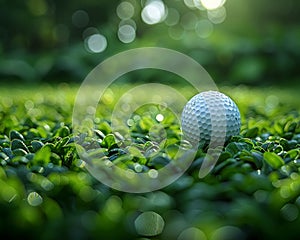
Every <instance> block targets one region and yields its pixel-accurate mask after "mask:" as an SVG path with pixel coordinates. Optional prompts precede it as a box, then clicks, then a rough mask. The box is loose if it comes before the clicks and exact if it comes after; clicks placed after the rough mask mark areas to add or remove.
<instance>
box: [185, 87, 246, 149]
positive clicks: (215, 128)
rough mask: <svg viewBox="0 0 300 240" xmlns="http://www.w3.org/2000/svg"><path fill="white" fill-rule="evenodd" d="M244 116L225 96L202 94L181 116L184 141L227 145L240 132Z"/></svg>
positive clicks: (190, 101)
mask: <svg viewBox="0 0 300 240" xmlns="http://www.w3.org/2000/svg"><path fill="white" fill-rule="evenodd" d="M240 127H241V117H240V112H239V109H238V107H237V105H236V104H235V103H234V102H233V101H232V100H231V98H229V97H228V96H226V95H225V94H223V93H220V92H217V91H206V92H201V93H199V94H197V95H195V96H194V97H192V98H191V99H190V100H189V101H188V103H187V104H186V105H185V107H184V109H183V112H182V115H181V128H182V131H183V135H184V138H185V139H186V140H188V141H190V142H191V143H192V144H193V145H195V144H199V143H200V144H207V143H209V142H219V143H224V142H225V141H226V140H227V139H228V138H229V137H230V136H234V135H238V134H239V133H240Z"/></svg>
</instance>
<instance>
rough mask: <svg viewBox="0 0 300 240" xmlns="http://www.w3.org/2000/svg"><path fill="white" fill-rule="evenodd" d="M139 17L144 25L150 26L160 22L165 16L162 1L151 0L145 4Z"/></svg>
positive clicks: (165, 12)
mask: <svg viewBox="0 0 300 240" xmlns="http://www.w3.org/2000/svg"><path fill="white" fill-rule="evenodd" d="M141 16H142V19H143V21H144V22H145V23H147V24H150V25H152V24H156V23H159V22H162V21H163V20H164V19H165V18H166V16H167V11H166V8H165V5H164V3H163V2H162V1H160V0H152V1H148V2H147V3H146V6H145V7H144V8H143V10H142V13H141Z"/></svg>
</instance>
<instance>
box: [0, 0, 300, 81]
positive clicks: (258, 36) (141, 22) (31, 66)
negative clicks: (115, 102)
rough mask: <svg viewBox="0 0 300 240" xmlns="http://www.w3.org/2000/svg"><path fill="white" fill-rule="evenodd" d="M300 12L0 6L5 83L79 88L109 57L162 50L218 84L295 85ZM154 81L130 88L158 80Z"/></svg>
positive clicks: (145, 5) (36, 0)
mask: <svg viewBox="0 0 300 240" xmlns="http://www.w3.org/2000/svg"><path fill="white" fill-rule="evenodd" d="M299 10H300V1H296V0H285V1H275V2H274V1H271V0H246V1H240V0H227V1H226V0H164V1H162V0H123V1H117V0H110V1H104V0H85V1H79V0H74V1H72V2H71V3H67V2H65V1H58V0H28V1H9V0H0V80H1V84H2V83H11V82H17V83H26V84H28V83H38V84H39V83H43V82H61V81H63V82H77V83H80V82H81V81H82V80H83V79H84V78H85V76H86V75H87V73H88V72H89V71H90V70H92V69H93V68H94V67H95V66H96V65H97V64H99V63H100V62H101V61H102V60H104V59H106V58H107V57H109V56H112V55H114V54H116V53H118V52H121V51H124V50H127V49H131V48H136V47H146V46H158V47H166V48H172V49H175V50H178V51H180V52H183V53H186V54H187V55H189V56H191V57H192V58H194V59H195V60H197V61H198V62H199V63H200V64H202V65H203V66H204V67H205V69H206V70H207V71H208V72H209V73H210V75H211V76H212V77H213V78H214V80H215V81H216V82H217V83H224V84H233V85H236V84H245V85H251V86H260V85H264V86H270V85H274V84H277V85H285V84H287V83H290V84H293V83H295V84H296V83H297V81H299V71H300V70H299V67H298V63H299V62H300V61H299V60H300V41H299V39H300V28H299V20H300V15H299ZM141 74H144V75H141ZM147 74H148V76H147V77H145V72H144V71H143V73H142V72H138V73H136V75H135V77H134V78H128V79H127V81H134V80H135V79H136V78H141V79H143V81H150V80H151V78H155V77H156V76H155V74H156V73H155V72H149V73H147ZM152 74H154V75H153V76H152Z"/></svg>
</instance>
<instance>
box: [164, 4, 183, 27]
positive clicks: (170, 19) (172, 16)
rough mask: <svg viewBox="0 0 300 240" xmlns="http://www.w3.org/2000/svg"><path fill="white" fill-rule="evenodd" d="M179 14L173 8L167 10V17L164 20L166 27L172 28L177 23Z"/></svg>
mask: <svg viewBox="0 0 300 240" xmlns="http://www.w3.org/2000/svg"><path fill="white" fill-rule="evenodd" d="M179 19H180V14H179V12H178V11H177V10H176V9H175V8H169V9H168V15H167V18H166V20H165V23H166V25H167V26H174V25H176V24H177V23H178V22H179Z"/></svg>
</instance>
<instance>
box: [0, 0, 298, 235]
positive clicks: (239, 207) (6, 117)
mask: <svg viewBox="0 0 300 240" xmlns="http://www.w3.org/2000/svg"><path fill="white" fill-rule="evenodd" d="M299 10H300V2H299V1H296V0H285V1H275V2H274V1H271V0H252V1H250V0H246V1H239V0H227V1H225V0H164V1H162V0H148V1H146V0H123V1H116V0H111V1H104V0H86V1H79V0H75V1H69V2H65V1H58V0H28V1H8V0H0V231H1V234H3V236H10V237H21V236H22V238H31V239H57V238H62V237H64V238H67V239H99V238H103V239H253V238H256V239H260V238H264V239H269V238H270V239H271V238H272V239H277V238H284V239H296V238H297V236H299V234H300V230H299V224H300V175H299V169H300V151H299V146H300V126H299V120H300V117H299V113H300V103H299V93H300V82H299V78H300V76H299V74H300V70H299V66H298V64H299V62H300V41H299V39H300V28H299V22H300V17H299ZM138 47H164V48H170V49H173V50H177V51H179V52H182V53H185V54H187V55H188V56H190V57H191V58H193V59H195V60H196V61H197V62H199V63H200V64H201V65H202V66H203V67H204V68H205V69H206V70H207V71H208V73H209V74H210V75H211V76H212V78H213V79H214V81H215V82H216V84H217V86H218V87H219V89H220V90H221V91H222V92H224V93H226V94H228V95H229V96H231V97H232V98H233V99H234V100H235V102H236V103H237V105H238V106H239V108H240V111H241V115H242V128H241V134H240V135H239V136H235V137H233V138H232V139H230V140H229V141H228V142H227V143H226V145H225V146H224V149H223V152H222V154H221V156H220V159H219V161H218V163H217V165H216V166H215V168H214V169H213V170H212V172H211V173H210V174H209V175H208V176H207V177H205V178H204V179H199V178H198V176H197V170H199V167H200V166H201V163H202V161H203V157H204V156H205V149H199V151H198V153H197V155H196V157H195V160H194V162H193V164H192V165H191V167H190V168H189V169H188V171H187V172H186V174H185V175H184V176H182V177H181V178H180V179H179V180H178V181H176V182H175V183H173V184H172V185H170V186H168V187H166V188H163V189H161V190H159V191H155V192H151V193H145V194H128V193H122V192H118V191H116V190H113V189H110V188H108V187H106V186H105V185H103V184H102V183H100V182H98V181H97V180H96V179H95V178H93V177H92V176H91V175H90V174H89V173H88V172H87V171H86V170H85V168H84V163H83V162H82V160H81V159H79V157H78V155H77V152H76V149H75V143H74V141H75V140H74V139H75V137H76V136H73V134H72V127H71V126H72V119H71V118H72V107H73V104H74V99H75V96H76V92H77V90H78V89H79V86H80V83H81V82H82V81H83V80H84V78H85V77H86V75H87V74H88V73H89V72H90V71H91V70H92V69H93V68H94V67H96V66H97V65H98V64H99V63H100V62H101V61H103V60H105V59H107V58H108V57H110V56H113V55H114V54H117V53H119V52H122V51H125V50H128V49H132V48H138ZM149 82H156V83H160V82H163V83H164V84H169V85H170V86H172V87H174V88H176V89H179V90H180V91H181V92H182V94H183V95H184V96H186V97H187V98H190V97H192V95H193V94H195V93H196V92H195V89H192V88H191V86H189V85H187V84H186V83H185V82H184V81H183V80H182V79H179V78H177V77H175V76H174V75H173V74H169V73H166V72H164V71H158V70H142V71H141V70H139V71H135V72H132V73H130V74H126V75H124V76H122V77H121V78H120V79H118V81H117V83H116V84H115V85H114V86H111V88H110V89H108V91H107V92H106V94H105V96H104V102H105V103H106V108H104V109H97V111H98V114H99V117H98V118H97V119H96V121H95V124H96V125H97V133H98V136H99V138H100V140H99V142H100V144H101V147H102V149H104V150H103V151H102V152H101V154H100V155H101V157H105V159H106V160H108V161H111V162H112V163H114V162H117V161H118V162H121V163H122V165H121V166H123V167H125V166H126V167H129V168H132V169H133V170H135V171H137V170H136V169H139V171H147V170H149V169H152V168H154V169H159V168H161V167H163V166H165V165H166V164H167V163H168V162H169V161H172V156H174V152H173V151H174V149H177V148H178V144H179V141H180V136H181V132H180V125H179V123H178V121H176V119H174V117H173V116H172V114H170V113H169V112H167V111H165V110H164V109H161V108H159V107H157V106H152V108H151V109H152V110H151V111H148V110H147V109H146V110H145V109H140V110H139V112H137V113H136V116H138V117H135V118H134V117H133V118H132V119H130V121H129V123H130V124H129V126H130V127H131V128H130V129H131V134H132V136H133V138H134V139H135V140H134V143H133V146H132V147H131V148H128V147H127V148H122V147H119V146H120V141H122V136H118V134H116V133H114V132H112V131H111V126H110V122H109V119H108V112H109V111H111V110H112V109H113V107H114V103H115V101H116V99H118V98H119V97H120V96H122V94H123V93H124V92H126V91H127V90H128V89H130V88H131V87H132V86H135V85H138V84H142V83H149ZM175 101H176V100H174V102H175ZM159 114H160V115H159ZM158 115H159V116H163V118H161V117H159V118H157V116H158ZM158 122H159V123H161V124H163V125H164V126H165V129H166V131H167V133H168V137H169V141H167V143H166V145H164V148H163V149H161V151H163V154H161V155H159V154H157V155H155V154H154V155H153V154H152V153H151V154H152V155H151V154H149V152H148V151H150V150H151V151H152V150H153V148H154V149H155V148H156V147H161V145H160V146H159V144H158V143H157V142H155V139H151V138H149V136H148V135H147V134H148V132H149V129H151V127H152V125H155V124H157V123H158ZM120 139H121V140H120ZM116 142H118V144H116ZM149 149H150V150H149ZM153 151H154V150H153ZM126 154H127V155H126ZM123 155H126V156H129V157H128V158H124V156H123ZM120 159H121V160H120ZM124 159H125V160H124ZM137 166H138V167H137Z"/></svg>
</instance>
